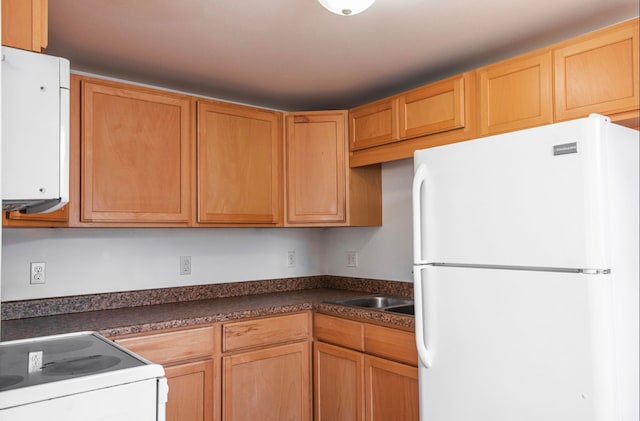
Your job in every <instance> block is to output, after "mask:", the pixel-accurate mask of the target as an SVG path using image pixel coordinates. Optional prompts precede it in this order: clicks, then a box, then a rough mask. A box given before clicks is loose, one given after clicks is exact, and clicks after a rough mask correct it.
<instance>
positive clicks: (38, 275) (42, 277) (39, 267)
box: [29, 262, 47, 284]
mask: <svg viewBox="0 0 640 421" xmlns="http://www.w3.org/2000/svg"><path fill="white" fill-rule="evenodd" d="M46 266H47V264H46V263H45V262H31V278H30V279H31V280H30V281H29V282H30V283H32V284H44V283H45V282H46V281H47V273H46V271H45V269H46Z"/></svg>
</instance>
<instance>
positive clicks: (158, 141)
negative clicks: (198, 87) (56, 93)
mask: <svg viewBox="0 0 640 421" xmlns="http://www.w3.org/2000/svg"><path fill="white" fill-rule="evenodd" d="M81 90H82V92H81V95H82V98H81V102H82V105H81V107H82V108H81V119H82V120H81V121H82V137H81V151H82V152H81V153H82V156H81V168H82V169H81V183H82V185H81V200H82V216H81V220H82V221H86V222H143V223H144V222H155V223H168V224H187V223H188V222H189V219H190V209H191V208H190V201H191V182H192V179H191V168H192V159H191V139H190V124H191V120H190V99H189V97H187V96H184V95H177V94H171V93H168V92H162V91H155V90H150V89H144V88H138V87H134V86H130V85H124V84H116V83H108V82H102V81H88V80H84V81H83V82H82V87H81Z"/></svg>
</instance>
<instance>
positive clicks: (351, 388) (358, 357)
mask: <svg viewBox="0 0 640 421" xmlns="http://www.w3.org/2000/svg"><path fill="white" fill-rule="evenodd" d="M363 367H364V354H362V353H361V352H357V351H353V350H350V349H346V348H342V347H338V346H334V345H329V344H325V343H322V342H316V343H314V344H313V386H314V387H313V400H314V412H313V414H314V420H315V421H350V420H363V419H364V389H363V383H364V371H363Z"/></svg>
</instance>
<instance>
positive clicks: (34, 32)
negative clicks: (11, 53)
mask: <svg viewBox="0 0 640 421" xmlns="http://www.w3.org/2000/svg"><path fill="white" fill-rule="evenodd" d="M48 10H49V9H48V0H2V44H3V45H7V46H9V47H15V48H20V49H22V50H31V51H35V52H37V53H40V52H42V51H44V49H45V48H47V44H48V26H49V13H48Z"/></svg>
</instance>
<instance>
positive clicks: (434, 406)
mask: <svg viewBox="0 0 640 421" xmlns="http://www.w3.org/2000/svg"><path fill="white" fill-rule="evenodd" d="M414 273H415V274H416V285H421V286H422V288H421V289H422V295H421V298H420V297H416V317H417V314H418V313H419V310H422V312H423V314H422V316H423V321H424V324H422V323H421V325H420V327H419V329H422V330H423V331H422V332H420V333H419V334H418V335H416V336H417V337H421V338H423V339H424V340H425V344H424V345H425V346H426V348H427V349H428V355H429V358H430V362H429V367H428V368H427V367H426V366H425V365H424V364H423V361H422V358H421V364H420V371H419V375H420V377H419V380H420V405H421V408H420V412H421V420H425V421H468V420H491V421H513V420H518V421H540V420H545V421H569V420H574V421H590V420H593V421H604V420H614V419H618V418H616V416H615V411H616V410H617V409H616V408H615V405H614V404H613V403H612V402H613V401H614V400H613V397H614V396H615V393H616V392H615V391H614V382H613V379H612V378H611V375H610V374H607V373H612V370H611V364H612V359H613V357H612V354H611V349H610V348H609V345H608V344H610V343H611V340H610V338H609V337H608V335H610V329H609V327H610V324H609V323H610V321H609V320H610V319H608V315H609V314H610V308H609V307H608V306H609V302H610V294H611V279H610V276H609V275H582V274H572V273H551V272H542V273H536V272H529V271H509V270H493V269H468V268H443V267H431V266H422V267H421V266H416V267H415V268H414ZM419 289H420V288H419ZM416 323H417V325H416V326H417V328H418V318H417V319H416ZM418 345H419V347H420V346H421V345H422V344H420V343H419V344H418ZM421 355H423V354H421Z"/></svg>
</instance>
